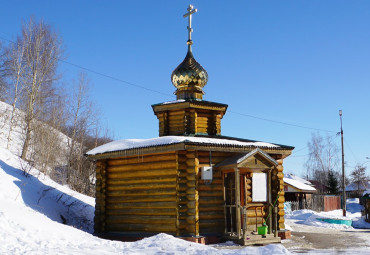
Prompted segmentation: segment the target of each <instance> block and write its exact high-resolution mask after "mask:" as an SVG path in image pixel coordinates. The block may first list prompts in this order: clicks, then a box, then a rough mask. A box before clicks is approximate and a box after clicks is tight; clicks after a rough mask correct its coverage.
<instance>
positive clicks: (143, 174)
mask: <svg viewBox="0 0 370 255" xmlns="http://www.w3.org/2000/svg"><path fill="white" fill-rule="evenodd" d="M175 174H177V170H176V169H173V168H170V169H161V170H147V171H145V170H141V171H131V172H118V173H108V178H109V179H115V178H116V179H122V178H130V177H134V178H135V177H145V178H147V177H149V176H150V177H159V176H173V175H175Z"/></svg>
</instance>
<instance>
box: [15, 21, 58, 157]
mask: <svg viewBox="0 0 370 255" xmlns="http://www.w3.org/2000/svg"><path fill="white" fill-rule="evenodd" d="M19 41H20V42H19V43H20V44H21V45H23V46H22V47H23V48H24V70H23V75H22V78H21V81H22V86H23V90H24V91H23V92H24V93H23V97H22V106H23V107H22V108H23V110H24V112H25V118H24V123H25V138H24V143H23V148H22V154H21V158H22V159H26V157H27V151H28V149H29V145H30V141H31V134H32V131H33V130H34V126H33V125H34V121H35V120H36V119H37V118H38V117H39V116H40V112H41V109H42V108H43V106H42V104H43V103H44V102H45V100H46V98H45V96H47V93H48V92H49V91H50V88H51V87H52V85H53V82H54V81H55V80H56V79H57V75H56V70H57V63H58V60H59V58H60V57H61V42H60V39H59V38H58V36H57V34H56V33H55V32H54V31H53V30H52V29H51V27H50V26H48V25H46V24H44V22H43V21H40V22H35V21H34V19H32V18H31V19H30V21H29V23H28V24H26V25H25V24H24V25H23V27H22V35H21V37H20V39H19Z"/></svg>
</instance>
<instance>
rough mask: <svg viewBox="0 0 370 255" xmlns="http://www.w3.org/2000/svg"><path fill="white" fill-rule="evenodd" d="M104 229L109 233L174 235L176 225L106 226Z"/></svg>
mask: <svg viewBox="0 0 370 255" xmlns="http://www.w3.org/2000/svg"><path fill="white" fill-rule="evenodd" d="M105 228H106V229H107V230H108V231H111V232H136V233H138V232H141V233H145V232H147V233H161V232H165V233H168V234H171V233H172V234H175V233H176V224H170V225H167V224H155V225H152V224H108V225H106V227H105Z"/></svg>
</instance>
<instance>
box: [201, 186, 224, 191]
mask: <svg viewBox="0 0 370 255" xmlns="http://www.w3.org/2000/svg"><path fill="white" fill-rule="evenodd" d="M198 190H199V191H211V190H212V191H223V187H222V186H216V185H215V186H212V185H201V186H199V187H198Z"/></svg>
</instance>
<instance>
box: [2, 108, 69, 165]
mask: <svg viewBox="0 0 370 255" xmlns="http://www.w3.org/2000/svg"><path fill="white" fill-rule="evenodd" d="M12 109H13V108H12V106H11V105H9V104H7V103H4V102H2V101H0V147H2V148H8V149H9V150H10V151H11V152H12V153H13V154H14V155H21V153H22V146H23V142H24V136H25V135H24V126H25V124H24V113H23V112H22V111H20V110H18V109H16V110H15V111H14V113H13V111H12ZM12 116H14V117H13V118H12ZM11 122H13V128H11V125H10V123H11ZM36 123H37V125H38V126H40V125H42V126H43V127H47V125H45V124H44V123H42V122H39V121H36ZM47 128H48V131H49V133H50V132H53V133H55V135H56V136H57V139H58V141H60V143H61V146H60V147H61V148H65V151H63V149H62V151H59V155H60V156H59V157H58V158H57V159H58V164H59V165H64V164H65V158H63V157H62V155H65V154H66V151H67V146H68V141H69V140H70V139H69V137H68V136H66V135H65V134H63V133H61V132H59V131H57V130H55V129H54V128H51V127H47ZM31 133H32V132H31Z"/></svg>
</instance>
